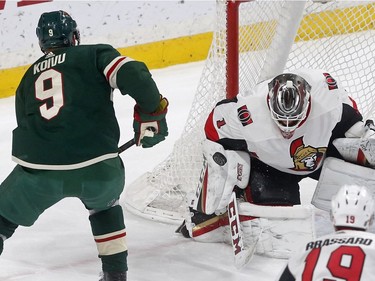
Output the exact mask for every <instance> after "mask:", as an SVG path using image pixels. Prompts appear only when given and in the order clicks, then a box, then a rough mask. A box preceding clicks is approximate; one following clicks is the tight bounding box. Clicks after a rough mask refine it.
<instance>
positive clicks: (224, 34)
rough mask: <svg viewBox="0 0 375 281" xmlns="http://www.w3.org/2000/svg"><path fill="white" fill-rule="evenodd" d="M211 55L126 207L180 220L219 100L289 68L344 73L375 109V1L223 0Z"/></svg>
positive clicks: (365, 109) (129, 190)
mask: <svg viewBox="0 0 375 281" xmlns="http://www.w3.org/2000/svg"><path fill="white" fill-rule="evenodd" d="M216 8H217V10H216V25H215V31H214V33H213V40H212V44H211V48H210V50H209V54H208V58H207V60H206V62H205V65H204V67H203V71H202V76H201V78H200V81H199V84H198V88H197V91H196V94H195V97H194V101H193V104H192V107H191V109H190V113H189V116H188V119H187V121H186V124H185V127H184V130H183V133H182V135H181V137H180V138H179V139H178V140H177V141H176V143H175V144H174V147H173V151H172V153H171V154H170V155H169V156H168V157H167V158H166V159H165V160H164V161H163V162H162V163H160V164H159V165H157V166H156V167H155V168H154V170H153V171H151V172H147V173H145V174H144V175H143V176H141V177H140V178H138V179H137V180H136V181H135V182H133V183H131V184H130V185H129V186H127V187H126V189H125V193H124V196H123V199H122V200H123V203H124V205H125V207H126V208H127V209H128V210H130V211H131V212H133V213H136V214H138V215H141V216H143V217H146V218H150V219H154V220H157V221H162V222H168V223H180V222H181V220H182V219H183V215H184V212H185V211H186V199H185V197H186V194H188V193H190V192H194V191H195V189H196V186H197V183H198V179H199V175H200V172H201V166H202V159H203V158H202V151H201V140H203V139H204V131H203V126H204V123H205V120H206V117H207V116H208V114H209V112H210V111H211V110H212V108H213V107H214V106H215V104H216V103H217V102H218V101H220V100H221V99H223V98H225V97H229V98H230V97H234V96H236V95H237V93H238V92H239V91H241V92H243V93H246V94H250V93H247V92H246V91H248V90H249V89H251V88H252V86H254V85H255V84H256V83H258V82H260V81H262V80H264V79H266V78H270V77H272V76H274V75H276V74H278V73H280V72H282V71H283V70H286V71H287V70H290V69H294V68H300V67H308V68H321V69H325V70H327V71H329V72H332V73H333V74H334V75H335V76H337V77H338V78H339V79H340V80H341V81H342V83H343V85H344V86H345V88H346V89H347V90H348V92H349V93H350V95H351V96H352V97H353V98H354V99H355V100H356V101H357V105H358V107H359V109H360V110H361V112H362V113H363V115H364V117H365V118H372V117H373V116H372V115H373V112H374V98H375V95H373V94H372V92H373V90H374V89H373V88H372V87H373V85H374V84H375V81H374V74H375V61H374V56H373V54H374V53H375V42H374V40H375V34H374V30H373V28H374V27H373V22H374V17H375V3H374V1H371V2H370V1H367V2H364V1H323V2H322V1H221V0H218V1H217V2H216Z"/></svg>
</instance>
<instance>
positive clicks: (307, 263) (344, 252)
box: [279, 230, 375, 281]
mask: <svg viewBox="0 0 375 281" xmlns="http://www.w3.org/2000/svg"><path fill="white" fill-rule="evenodd" d="M374 264H375V234H373V233H369V232H365V231H354V230H342V231H338V232H336V233H334V234H330V235H326V236H323V237H321V238H319V239H317V240H314V241H310V242H308V243H306V244H304V245H303V247H302V248H299V249H298V250H297V251H295V252H294V253H293V254H292V255H291V257H290V259H289V262H288V270H289V272H290V273H291V275H292V276H293V277H288V278H286V277H284V278H280V279H279V280H280V281H292V280H296V281H302V280H304V281H305V280H356V281H372V280H374V276H375V267H374ZM293 278H294V279H293Z"/></svg>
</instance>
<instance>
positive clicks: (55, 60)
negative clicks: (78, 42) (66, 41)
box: [34, 53, 66, 74]
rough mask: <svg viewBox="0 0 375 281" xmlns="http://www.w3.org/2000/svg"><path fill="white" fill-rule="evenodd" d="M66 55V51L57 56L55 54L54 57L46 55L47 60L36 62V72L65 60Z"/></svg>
mask: <svg viewBox="0 0 375 281" xmlns="http://www.w3.org/2000/svg"><path fill="white" fill-rule="evenodd" d="M65 56H66V54H65V53H63V54H60V55H57V56H55V55H53V56H52V57H51V56H50V54H48V55H47V56H46V58H47V59H46V60H44V61H41V62H38V63H36V64H34V74H37V73H39V72H41V71H44V70H46V69H49V68H51V67H54V66H56V65H58V64H61V63H63V62H64V61H65Z"/></svg>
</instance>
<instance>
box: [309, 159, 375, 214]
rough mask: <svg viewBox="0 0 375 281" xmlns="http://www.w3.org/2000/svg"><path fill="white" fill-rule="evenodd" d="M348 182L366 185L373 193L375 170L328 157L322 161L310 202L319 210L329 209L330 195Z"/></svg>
mask: <svg viewBox="0 0 375 281" xmlns="http://www.w3.org/2000/svg"><path fill="white" fill-rule="evenodd" d="M348 184H355V185H360V186H362V185H363V186H366V187H367V188H368V189H369V190H370V192H371V193H372V194H373V195H375V170H374V169H372V168H369V167H363V166H360V165H356V164H353V163H349V162H346V161H344V160H341V159H337V158H332V157H328V158H327V159H326V160H325V161H324V164H323V167H322V172H321V174H320V178H319V181H318V184H317V187H316V189H315V192H314V195H313V197H312V201H311V203H312V204H313V205H314V206H315V207H317V208H319V209H321V210H324V211H330V209H331V199H332V196H333V195H335V194H336V193H337V192H338V190H339V189H340V187H341V186H343V185H348Z"/></svg>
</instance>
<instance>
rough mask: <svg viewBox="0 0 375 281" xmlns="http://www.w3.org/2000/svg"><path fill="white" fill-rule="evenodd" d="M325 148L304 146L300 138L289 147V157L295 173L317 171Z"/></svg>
mask: <svg viewBox="0 0 375 281" xmlns="http://www.w3.org/2000/svg"><path fill="white" fill-rule="evenodd" d="M326 151H327V148H326V147H318V148H316V147H312V146H310V145H308V146H305V144H304V143H303V138H302V137H300V138H298V139H296V140H294V141H293V142H292V144H291V145H290V156H291V157H292V158H293V162H294V168H292V170H295V171H314V170H315V169H317V168H318V167H319V165H320V163H321V161H322V159H323V156H324V154H325V153H326Z"/></svg>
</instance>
